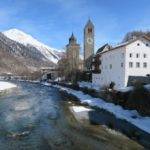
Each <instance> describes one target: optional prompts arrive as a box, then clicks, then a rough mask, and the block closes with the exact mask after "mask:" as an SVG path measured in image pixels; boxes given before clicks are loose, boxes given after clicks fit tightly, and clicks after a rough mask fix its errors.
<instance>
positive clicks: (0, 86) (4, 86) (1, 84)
mask: <svg viewBox="0 0 150 150" xmlns="http://www.w3.org/2000/svg"><path fill="white" fill-rule="evenodd" d="M16 87H17V86H16V85H15V84H13V83H10V82H5V81H0V92H2V91H5V90H9V89H12V88H16Z"/></svg>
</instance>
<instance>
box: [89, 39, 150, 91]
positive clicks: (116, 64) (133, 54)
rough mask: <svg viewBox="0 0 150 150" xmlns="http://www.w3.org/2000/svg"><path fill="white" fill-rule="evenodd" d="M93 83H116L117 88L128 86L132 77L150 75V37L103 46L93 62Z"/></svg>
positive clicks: (105, 84) (102, 84)
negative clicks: (113, 45)
mask: <svg viewBox="0 0 150 150" xmlns="http://www.w3.org/2000/svg"><path fill="white" fill-rule="evenodd" d="M92 70H93V73H92V83H93V84H96V85H99V86H100V87H103V86H108V85H109V84H110V83H111V82H114V83H115V88H116V89H119V88H123V87H126V86H128V83H129V78H130V77H147V76H149V75H150V39H149V38H148V37H146V36H142V37H139V38H135V39H132V40H130V41H129V42H126V43H122V44H120V45H117V46H115V47H111V46H109V45H108V44H106V45H104V46H103V47H101V48H100V49H99V50H98V51H97V53H96V55H95V57H94V58H93V63H92Z"/></svg>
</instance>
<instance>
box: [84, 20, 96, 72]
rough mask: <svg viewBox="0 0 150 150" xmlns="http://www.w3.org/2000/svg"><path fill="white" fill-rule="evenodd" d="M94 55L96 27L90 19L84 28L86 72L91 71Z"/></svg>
mask: <svg viewBox="0 0 150 150" xmlns="http://www.w3.org/2000/svg"><path fill="white" fill-rule="evenodd" d="M93 55H94V25H93V23H92V21H91V20H90V19H89V20H88V22H87V24H86V25H85V27H84V70H85V71H89V70H90V69H91V63H92V57H93Z"/></svg>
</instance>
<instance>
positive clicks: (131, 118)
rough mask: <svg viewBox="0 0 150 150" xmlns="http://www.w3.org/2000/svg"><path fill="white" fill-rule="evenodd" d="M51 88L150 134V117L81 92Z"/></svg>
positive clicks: (60, 87) (57, 86)
mask: <svg viewBox="0 0 150 150" xmlns="http://www.w3.org/2000/svg"><path fill="white" fill-rule="evenodd" d="M47 85H48V84H47ZM53 86H54V87H56V88H59V89H60V90H62V91H66V92H67V93H68V94H72V95H74V96H76V97H77V98H78V99H79V100H80V101H81V103H84V104H88V105H90V106H96V107H98V108H100V109H104V110H107V111H108V112H110V113H112V114H114V115H115V116H116V118H118V119H123V120H126V121H128V122H130V123H131V124H133V125H135V126H136V127H138V128H140V129H141V130H143V131H145V132H147V133H149V134H150V117H142V116H140V115H139V114H138V112H137V111H136V110H126V109H123V108H122V107H121V106H119V105H115V104H113V103H108V102H105V101H104V100H102V99H100V98H93V97H91V96H90V95H87V94H84V93H83V92H81V91H76V90H72V89H69V88H66V87H62V86H59V85H53Z"/></svg>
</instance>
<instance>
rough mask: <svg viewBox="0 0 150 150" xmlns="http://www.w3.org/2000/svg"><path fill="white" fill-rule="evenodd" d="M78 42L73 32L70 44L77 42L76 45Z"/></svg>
mask: <svg viewBox="0 0 150 150" xmlns="http://www.w3.org/2000/svg"><path fill="white" fill-rule="evenodd" d="M76 41H77V39H76V37H75V36H74V34H73V32H72V34H71V36H70V38H69V42H73V43H74V42H75V43H76Z"/></svg>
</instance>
